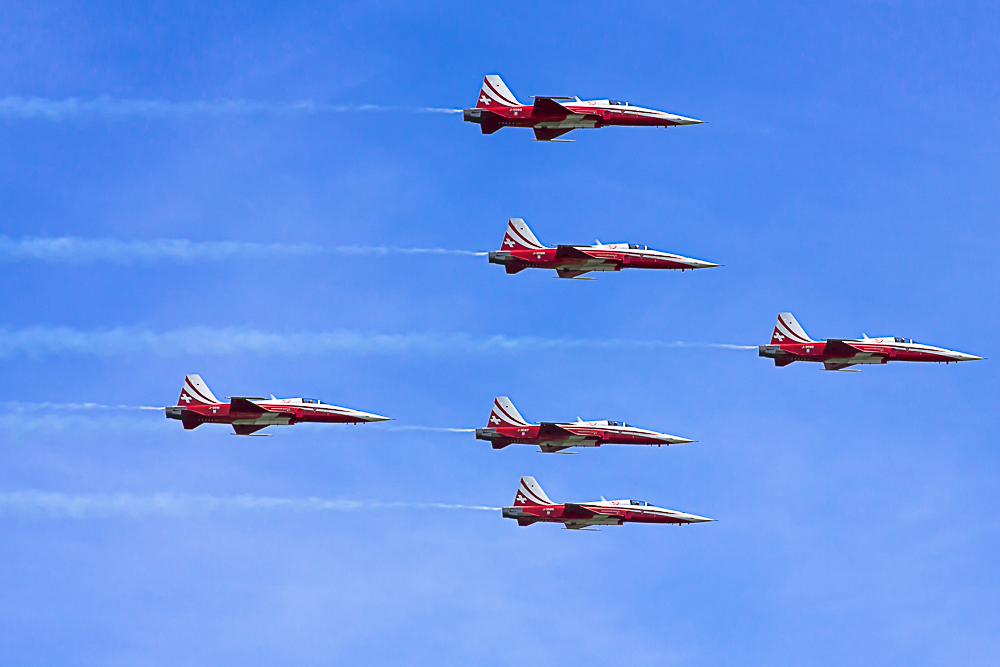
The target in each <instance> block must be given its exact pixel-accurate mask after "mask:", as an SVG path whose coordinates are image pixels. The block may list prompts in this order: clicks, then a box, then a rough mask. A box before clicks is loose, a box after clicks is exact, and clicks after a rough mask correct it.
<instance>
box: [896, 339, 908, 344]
mask: <svg viewBox="0 0 1000 667" xmlns="http://www.w3.org/2000/svg"><path fill="white" fill-rule="evenodd" d="M893 340H894V341H896V342H897V343H911V344H912V343H913V339H912V338H893Z"/></svg>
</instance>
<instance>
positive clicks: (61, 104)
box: [0, 95, 462, 121]
mask: <svg viewBox="0 0 1000 667" xmlns="http://www.w3.org/2000/svg"><path fill="white" fill-rule="evenodd" d="M391 111H398V112H404V113H442V114H454V113H461V112H462V109H451V108H444V107H417V106H391V105H382V104H324V103H320V102H314V101H312V100H300V101H297V102H260V101H253V100H243V99H234V100H220V101H208V100H195V101H191V102H170V101H167V100H127V99H115V98H113V97H109V96H107V95H103V96H100V97H94V98H90V99H81V98H77V97H68V98H65V99H61V100H53V99H46V98H43V97H22V96H20V95H9V96H7V97H3V98H0V118H8V119H36V118H40V119H44V120H53V121H61V120H70V119H83V118H92V117H101V118H112V119H115V118H128V117H136V116H140V117H154V118H192V117H198V116H202V117H205V116H209V117H210V116H228V115H290V114H300V115H308V114H330V113H366V112H391Z"/></svg>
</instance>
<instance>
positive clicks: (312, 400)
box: [302, 398, 323, 404]
mask: <svg viewBox="0 0 1000 667" xmlns="http://www.w3.org/2000/svg"><path fill="white" fill-rule="evenodd" d="M302 402H303V403H316V404H319V403H322V402H323V401H321V400H319V399H318V398H303V399H302Z"/></svg>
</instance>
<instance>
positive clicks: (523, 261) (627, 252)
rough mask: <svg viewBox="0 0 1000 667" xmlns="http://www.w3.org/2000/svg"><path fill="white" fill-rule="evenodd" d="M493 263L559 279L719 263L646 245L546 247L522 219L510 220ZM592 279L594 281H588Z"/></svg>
mask: <svg viewBox="0 0 1000 667" xmlns="http://www.w3.org/2000/svg"><path fill="white" fill-rule="evenodd" d="M490 264H502V265H503V266H504V269H506V271H507V273H518V272H520V271H524V270H525V269H529V268H536V269H555V272H556V274H557V275H556V277H558V278H578V277H580V276H581V275H583V274H585V273H590V272H591V271H621V270H622V269H680V270H681V271H687V270H688V269H710V268H712V267H713V266H718V264H712V263H711V262H704V261H702V260H700V259H691V258H690V257H682V256H681V255H671V254H670V253H668V252H662V251H660V250H653V249H652V248H649V247H647V246H644V245H632V244H629V243H601V242H600V241H598V242H597V245H584V246H574V245H560V246H556V247H555V248H550V247H548V246H544V245H542V244H541V242H539V240H538V239H537V238H535V235H534V234H533V233H532V232H531V230H530V229H528V225H526V224H525V223H524V220H522V219H521V218H511V219H510V220H508V221H507V233H506V234H505V235H504V237H503V243H502V244H501V249H500V250H497V251H494V252H491V253H490ZM584 280H591V278H584Z"/></svg>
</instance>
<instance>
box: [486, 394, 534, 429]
mask: <svg viewBox="0 0 1000 667" xmlns="http://www.w3.org/2000/svg"><path fill="white" fill-rule="evenodd" d="M486 426H487V427H489V428H496V427H497V426H530V424H528V422H526V421H525V420H524V417H522V416H521V413H520V412H518V411H517V408H515V407H514V404H513V403H511V402H510V399H509V398H507V397H506V396H497V397H496V398H494V399H493V411H492V412H490V421H489V423H488V424H487V425H486Z"/></svg>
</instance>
